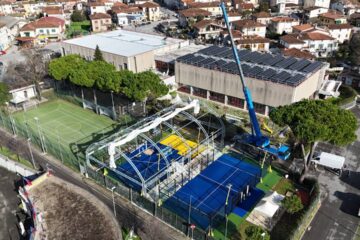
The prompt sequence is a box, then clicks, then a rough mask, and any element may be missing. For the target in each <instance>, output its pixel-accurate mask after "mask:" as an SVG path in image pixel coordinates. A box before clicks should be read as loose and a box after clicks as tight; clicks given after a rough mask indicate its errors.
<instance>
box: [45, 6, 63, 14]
mask: <svg viewBox="0 0 360 240" xmlns="http://www.w3.org/2000/svg"><path fill="white" fill-rule="evenodd" d="M42 12H43V13H47V14H63V13H64V12H63V9H62V8H61V7H59V6H51V7H44V8H43V9H42Z"/></svg>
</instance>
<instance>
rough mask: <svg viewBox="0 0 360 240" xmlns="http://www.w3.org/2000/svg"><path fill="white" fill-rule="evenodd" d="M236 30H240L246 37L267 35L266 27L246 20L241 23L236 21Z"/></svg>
mask: <svg viewBox="0 0 360 240" xmlns="http://www.w3.org/2000/svg"><path fill="white" fill-rule="evenodd" d="M232 24H233V26H234V29H235V30H239V31H240V32H241V33H242V34H243V35H244V36H253V35H257V36H261V37H265V35H266V25H264V24H261V23H259V22H256V21H254V20H250V19H244V20H239V21H234V22H233V23H232Z"/></svg>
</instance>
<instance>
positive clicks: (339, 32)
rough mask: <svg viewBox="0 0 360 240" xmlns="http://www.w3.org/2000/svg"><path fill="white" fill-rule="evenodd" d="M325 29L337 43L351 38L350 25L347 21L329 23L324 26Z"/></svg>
mask: <svg viewBox="0 0 360 240" xmlns="http://www.w3.org/2000/svg"><path fill="white" fill-rule="evenodd" d="M326 30H327V31H328V32H329V33H330V36H331V37H333V38H335V39H336V40H337V41H338V43H344V42H345V41H350V39H351V33H352V26H351V25H350V24H348V23H345V24H330V25H328V26H327V27H326Z"/></svg>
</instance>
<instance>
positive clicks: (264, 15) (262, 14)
mask: <svg viewBox="0 0 360 240" xmlns="http://www.w3.org/2000/svg"><path fill="white" fill-rule="evenodd" d="M254 17H256V18H269V17H271V14H270V13H268V12H259V13H255V14H254Z"/></svg>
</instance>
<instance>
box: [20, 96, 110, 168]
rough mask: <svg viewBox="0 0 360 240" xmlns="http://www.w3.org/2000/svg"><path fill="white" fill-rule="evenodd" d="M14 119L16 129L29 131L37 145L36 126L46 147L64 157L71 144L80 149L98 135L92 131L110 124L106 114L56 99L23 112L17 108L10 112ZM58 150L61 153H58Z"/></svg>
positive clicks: (57, 155) (71, 148)
mask: <svg viewBox="0 0 360 240" xmlns="http://www.w3.org/2000/svg"><path fill="white" fill-rule="evenodd" d="M36 117H37V118H38V123H39V124H38V125H37V124H36V120H35V118H36ZM14 119H15V121H16V122H17V125H18V127H17V128H18V131H21V132H22V135H23V136H27V135H28V134H29V135H30V137H31V138H32V141H33V142H35V143H37V144H38V145H39V146H40V138H39V137H38V136H39V129H40V132H41V133H42V135H43V136H44V140H45V145H46V148H47V150H48V151H49V152H50V153H53V155H55V156H56V157H58V158H65V160H66V158H67V157H69V158H71V157H73V156H74V146H76V147H75V149H77V150H78V149H79V148H78V146H81V147H82V149H83V150H84V149H85V148H86V147H87V145H89V144H91V141H96V139H97V138H98V137H99V136H98V135H100V134H96V133H98V132H100V131H101V130H104V129H106V128H109V127H111V126H112V125H113V124H114V122H113V121H112V120H111V119H110V118H108V117H106V116H100V115H97V114H95V113H94V112H92V111H90V110H85V109H83V108H81V107H80V106H77V105H74V104H72V103H69V102H66V101H64V100H60V99H57V100H52V101H49V102H47V103H43V104H41V105H40V106H38V107H37V108H33V109H31V110H29V111H27V112H19V113H17V114H15V115H14ZM25 122H27V123H28V126H29V127H28V128H26V124H25ZM38 126H39V129H38ZM60 152H61V153H62V154H65V156H64V155H60ZM71 154H72V156H71ZM70 162H71V161H70Z"/></svg>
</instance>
